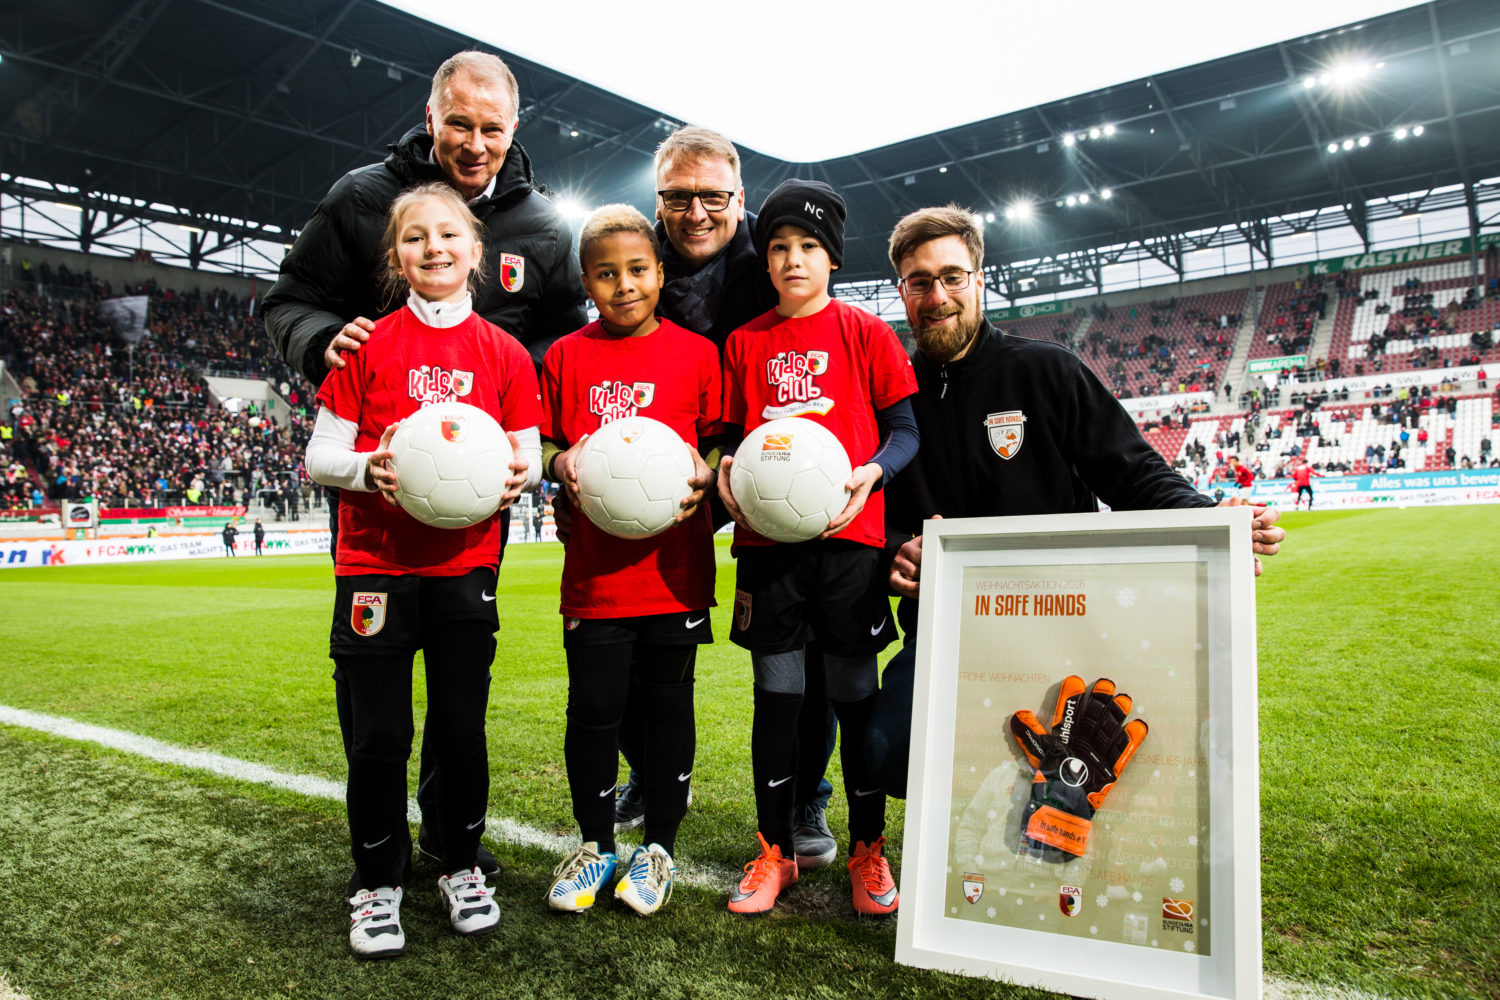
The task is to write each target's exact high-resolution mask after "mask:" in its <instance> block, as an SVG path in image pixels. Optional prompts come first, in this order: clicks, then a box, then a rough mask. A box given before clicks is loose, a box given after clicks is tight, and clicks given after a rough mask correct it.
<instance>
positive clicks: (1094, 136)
mask: <svg viewBox="0 0 1500 1000" xmlns="http://www.w3.org/2000/svg"><path fill="white" fill-rule="evenodd" d="M1102 134H1103V133H1101V132H1100V131H1099V129H1098V127H1097V126H1095V127H1094V128H1091V129H1089V138H1090V139H1097V138H1099V136H1100V135H1102Z"/></svg>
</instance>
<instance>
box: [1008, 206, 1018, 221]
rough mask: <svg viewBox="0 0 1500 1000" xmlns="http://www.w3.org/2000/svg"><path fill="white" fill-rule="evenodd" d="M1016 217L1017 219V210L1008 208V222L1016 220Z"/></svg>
mask: <svg viewBox="0 0 1500 1000" xmlns="http://www.w3.org/2000/svg"><path fill="white" fill-rule="evenodd" d="M1015 217H1016V210H1015V209H1013V208H1007V209H1006V210H1005V219H1006V221H1007V222H1008V221H1010V220H1011V219H1014V218H1015Z"/></svg>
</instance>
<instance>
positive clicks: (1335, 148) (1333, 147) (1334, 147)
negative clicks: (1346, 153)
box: [1328, 142, 1339, 153]
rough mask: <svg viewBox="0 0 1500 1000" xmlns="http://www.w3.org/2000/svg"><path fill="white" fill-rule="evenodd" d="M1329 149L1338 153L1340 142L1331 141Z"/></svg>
mask: <svg viewBox="0 0 1500 1000" xmlns="http://www.w3.org/2000/svg"><path fill="white" fill-rule="evenodd" d="M1328 151H1329V152H1330V153H1337V152H1338V151H1339V144H1338V143H1336V142H1330V143H1329V144H1328Z"/></svg>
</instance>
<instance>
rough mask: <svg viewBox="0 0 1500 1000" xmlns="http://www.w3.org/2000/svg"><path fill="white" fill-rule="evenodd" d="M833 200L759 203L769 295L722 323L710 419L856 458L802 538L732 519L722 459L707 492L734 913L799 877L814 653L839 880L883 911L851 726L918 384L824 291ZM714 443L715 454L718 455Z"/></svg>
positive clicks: (781, 194)
mask: <svg viewBox="0 0 1500 1000" xmlns="http://www.w3.org/2000/svg"><path fill="white" fill-rule="evenodd" d="M845 218H846V209H845V206H844V200H843V199H842V198H840V197H839V195H838V193H837V192H836V191H834V190H833V189H832V188H830V187H829V186H828V185H827V184H823V183H820V182H818V181H811V180H789V181H785V182H783V183H782V184H781V185H780V186H779V187H777V188H776V190H775V191H773V192H771V194H770V196H769V197H767V198H766V200H765V203H764V204H763V205H761V208H760V213H759V217H758V218H757V219H756V225H755V245H756V249H757V250H758V251H759V252H760V254H761V256H762V257H763V258H765V261H766V266H767V268H768V270H769V272H770V276H771V283H772V284H773V285H775V286H776V291H777V293H778V295H779V296H780V302H779V304H778V305H777V307H776V308H775V309H773V310H771V311H770V312H767V313H765V314H764V315H762V316H759V317H757V318H756V319H754V320H752V321H751V322H750V323H748V324H746V325H745V326H743V327H741V328H740V329H738V330H736V331H734V332H733V333H732V334H730V335H729V340H728V342H727V343H726V344H725V345H724V421H725V424H726V425H727V431H728V433H729V435H730V436H731V443H733V442H735V441H737V440H738V439H739V438H740V437H742V436H743V434H744V432H746V431H750V430H753V429H754V428H756V427H757V426H759V425H760V424H762V423H765V422H766V421H769V420H775V419H779V418H782V417H803V418H806V419H809V420H813V421H816V422H818V423H820V424H822V425H823V426H825V427H826V428H828V429H829V430H830V431H832V432H833V433H834V435H835V436H836V437H837V438H838V439H839V441H840V443H841V444H842V445H843V446H844V450H845V451H847V452H848V454H849V458H850V460H851V465H853V467H854V471H853V473H852V474H851V475H850V477H849V480H848V482H847V483H846V484H845V485H846V487H847V488H848V489H849V490H850V494H851V495H850V498H849V502H848V505H847V506H846V507H845V508H844V510H843V512H842V513H841V514H839V516H838V517H836V518H835V519H834V520H833V521H832V522H830V523H829V525H828V530H827V531H825V532H824V533H823V534H822V535H821V536H819V537H818V538H816V539H813V540H811V541H806V542H796V543H782V542H773V541H771V540H770V539H768V538H766V537H764V536H762V535H759V534H757V533H756V532H755V531H754V530H752V529H751V528H750V526H749V524H748V523H747V522H746V521H745V519H744V516H743V514H742V513H741V512H740V509H739V507H738V505H737V504H736V503H735V502H734V496H733V493H732V491H731V489H730V485H729V478H730V477H729V475H728V473H729V469H730V467H731V465H732V463H733V459H732V458H726V459H725V460H724V462H723V464H722V465H721V466H720V474H719V494H720V496H721V497H723V499H724V503H725V506H726V507H727V508H728V509H729V511H730V513H731V514H732V515H734V518H735V521H736V524H737V527H736V529H735V544H734V553H735V557H736V560H737V569H736V583H735V587H736V589H735V609H734V619H733V623H732V627H731V631H730V638H731V639H732V640H733V641H734V642H735V643H737V644H738V645H741V646H743V647H745V648H746V649H748V650H750V656H751V665H752V667H753V668H754V674H755V717H754V721H753V723H752V726H751V737H750V754H751V761H752V768H753V771H754V777H755V806H756V818H757V821H758V824H759V827H760V830H759V833H758V834H757V837H758V839H759V844H760V855H759V856H758V857H757V858H756V859H755V860H754V861H752V862H751V863H750V864H748V865H746V866H745V872H746V874H745V877H744V878H743V879H742V880H741V881H740V883H739V884H738V885H737V886H735V888H734V889H733V890H732V891H731V892H730V897H729V909H730V911H731V912H734V913H745V914H755V913H765V912H766V911H768V910H770V909H771V908H772V906H774V905H775V903H776V898H777V896H778V895H780V893H781V891H782V890H783V889H786V888H787V887H789V886H790V885H792V884H793V883H794V882H796V881H797V878H798V870H797V862H796V858H795V853H794V851H793V845H792V827H793V822H792V820H793V796H794V789H795V788H796V787H797V786H798V785H799V784H801V785H803V786H804V787H810V785H811V784H816V782H817V781H818V779H819V777H820V772H821V768H822V765H823V760H822V757H821V755H820V754H818V753H809V754H808V755H807V759H806V760H799V755H798V748H797V726H796V720H797V716H798V711H799V709H800V707H801V702H802V692H803V685H804V654H805V649H806V646H807V644H808V643H810V642H813V641H816V642H817V643H818V644H819V646H821V648H822V650H823V653H824V667H825V671H824V672H825V675H826V677H827V687H828V696H829V700H830V701H831V702H832V703H833V707H834V711H835V713H836V714H837V715H838V719H839V726H840V728H841V729H842V730H843V738H842V740H841V741H840V746H841V759H842V762H843V770H844V786H845V792H846V794H847V795H848V799H849V839H850V851H849V855H850V858H849V866H848V867H849V879H850V884H851V888H852V892H853V901H854V908H855V910H856V911H858V912H860V913H863V914H869V915H875V916H884V915H889V914H892V913H895V912H896V907H897V902H898V899H897V893H896V886H895V882H894V881H893V880H892V878H891V872H890V866H889V865H888V864H887V863H886V860H885V858H884V856H883V853H882V848H883V846H884V844H885V837H884V831H885V793H884V792H883V791H882V790H881V789H880V787H879V785H878V784H877V783H876V782H874V781H873V779H872V778H871V777H870V774H869V766H868V761H867V760H866V758H865V756H864V753H863V748H864V733H865V730H866V729H867V728H868V726H869V720H870V712H871V710H872V708H873V705H874V700H875V693H876V689H877V672H876V665H875V657H876V654H877V653H879V651H880V650H881V649H883V648H885V646H886V644H887V643H889V642H890V641H891V639H893V638H894V637H895V628H894V626H893V625H892V623H891V621H890V603H889V597H888V595H887V590H886V586H885V582H884V579H883V576H882V574H880V573H879V572H878V563H879V560H880V551H881V546H882V545H883V544H884V542H885V524H884V503H883V495H882V494H881V493H880V492H879V491H880V488H881V486H883V485H884V484H885V483H886V482H888V481H889V480H890V478H891V477H892V476H894V475H895V474H896V473H897V472H899V471H900V470H901V469H902V468H903V467H904V466H905V465H906V463H907V462H909V461H910V460H911V458H912V456H914V455H915V454H916V449H917V433H916V421H915V419H914V418H913V417H912V412H911V403H910V402H909V401H908V400H907V397H908V396H911V395H912V394H913V393H915V392H916V388H917V385H916V379H915V377H914V375H913V374H912V368H911V363H910V361H908V360H907V357H906V353H905V352H904V351H903V350H902V348H901V343H900V341H899V340H897V339H896V335H895V334H894V333H893V332H892V331H891V328H890V327H889V326H887V325H886V324H885V323H883V322H881V321H880V320H879V319H877V318H876V317H874V316H872V315H870V314H869V313H867V312H865V311H863V310H861V309H856V308H854V307H852V306H849V305H846V304H845V303H843V302H840V301H838V300H837V299H834V298H832V297H831V296H830V295H829V291H828V283H829V277H830V275H831V274H832V272H833V271H835V270H837V269H838V266H839V264H840V263H842V261H843V257H844V222H845ZM732 450H733V449H732V447H731V448H726V449H725V451H726V452H732Z"/></svg>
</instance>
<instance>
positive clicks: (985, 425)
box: [866, 205, 1286, 797]
mask: <svg viewBox="0 0 1500 1000" xmlns="http://www.w3.org/2000/svg"><path fill="white" fill-rule="evenodd" d="M890 257H891V263H892V264H893V265H894V266H895V268H896V276H897V282H898V288H899V289H900V293H901V299H902V301H903V303H904V304H905V306H906V318H907V320H908V321H909V322H910V324H911V332H912V335H913V336H914V337H915V338H916V342H917V350H916V352H915V353H914V354H913V355H912V366H913V368H914V369H915V370H916V375H917V394H916V395H915V396H913V397H911V400H912V410H913V413H914V414H915V416H916V419H917V429H918V431H919V433H920V434H921V438H922V447H921V449H920V450H919V451H918V453H917V457H916V458H915V459H913V460H912V461H911V463H910V464H909V465H908V466H907V467H906V469H905V470H904V471H903V472H902V474H901V475H900V476H898V477H896V478H895V479H893V480H892V481H891V483H890V485H889V486H887V487H886V491H885V503H886V508H885V509H886V546H887V550H888V551H890V550H895V555H894V561H893V563H892V568H891V589H892V590H894V591H895V592H896V593H897V594H899V595H901V598H902V599H901V603H900V606H899V608H898V611H897V617H898V619H899V620H900V623H901V631H902V633H903V635H904V637H905V642H906V645H905V646H904V647H903V648H902V650H901V651H900V652H899V653H897V654H896V655H895V656H894V657H893V658H892V659H891V661H890V663H889V664H887V666H886V669H885V673H884V675H883V676H882V677H881V690H880V699H879V701H878V702H877V704H876V708H875V718H874V719H873V720H872V722H871V730H870V738H869V740H868V742H867V744H866V746H867V749H868V751H869V753H870V756H871V758H872V763H873V766H874V769H875V774H876V776H877V777H878V778H880V780H881V782H882V784H883V786H884V788H885V791H886V793H887V794H890V795H895V796H897V797H905V795H906V766H907V758H908V753H909V750H910V745H911V706H912V686H913V679H914V674H915V668H916V649H917V645H916V626H917V598H918V596H919V593H920V588H921V571H922V537H921V531H922V522H923V520H925V519H927V518H930V517H988V516H996V515H1008V514H1066V513H1078V512H1087V511H1094V510H1098V509H1099V501H1100V500H1101V499H1102V500H1103V501H1104V502H1105V503H1107V504H1108V505H1109V506H1110V508H1111V509H1113V510H1153V509H1159V508H1168V507H1211V506H1214V501H1213V500H1211V499H1209V498H1208V497H1205V496H1203V495H1202V494H1200V493H1199V492H1198V491H1197V490H1195V489H1194V488H1193V486H1192V484H1191V483H1189V482H1188V481H1187V480H1186V479H1184V478H1183V477H1182V476H1180V475H1179V474H1177V473H1176V472H1174V471H1173V470H1172V469H1171V467H1170V466H1168V465H1167V463H1166V461H1165V460H1164V459H1163V458H1162V457H1161V455H1160V454H1158V453H1157V451H1156V450H1155V449H1154V448H1152V447H1151V446H1150V445H1149V444H1147V443H1146V440H1145V438H1144V437H1142V436H1141V432H1140V429H1139V428H1138V427H1136V425H1135V421H1134V420H1132V419H1131V417H1130V415H1129V414H1128V413H1126V412H1125V409H1124V408H1123V407H1121V406H1120V404H1119V402H1118V401H1117V400H1116V399H1115V398H1114V396H1113V395H1111V394H1110V392H1109V390H1108V389H1107V388H1105V386H1104V384H1103V383H1102V382H1100V381H1099V379H1098V377H1097V376H1096V375H1094V373H1093V372H1092V371H1091V370H1090V369H1089V368H1088V366H1087V365H1085V364H1084V363H1083V362H1082V361H1081V360H1080V359H1079V358H1078V356H1077V355H1075V354H1073V352H1072V351H1070V350H1068V349H1067V348H1065V347H1062V346H1059V345H1058V344H1055V343H1051V342H1047V341H1039V340H1027V339H1025V338H1022V337H1016V336H1013V335H1011V334H1007V333H1005V332H1003V331H1001V330H998V329H996V328H995V327H993V326H991V325H990V323H989V321H988V320H987V319H985V317H984V311H983V307H982V305H981V292H982V290H983V287H984V284H983V279H984V276H983V272H982V268H983V267H984V233H983V231H982V229H981V223H979V222H978V221H976V219H975V218H974V215H973V213H971V212H968V211H966V210H964V209H961V208H959V207H957V206H955V205H949V206H948V207H946V208H929V209H922V210H921V211H918V212H913V213H912V214H911V215H908V216H906V217H905V218H903V219H902V220H901V221H900V222H898V223H897V224H896V229H895V231H894V232H893V233H892V234H891V244H890ZM1228 502H1229V503H1239V502H1241V501H1228ZM1254 511H1255V513H1254V520H1253V523H1252V544H1253V545H1254V549H1255V552H1256V554H1257V555H1274V554H1275V553H1276V551H1277V549H1278V547H1279V543H1280V542H1281V541H1282V540H1283V539H1284V538H1285V537H1286V532H1285V531H1284V530H1282V529H1281V528H1279V527H1277V526H1276V524H1275V522H1276V520H1277V518H1279V517H1280V511H1278V510H1277V509H1276V508H1274V507H1271V508H1266V507H1255V508H1254ZM1260 571H1261V566H1260V560H1259V559H1256V561H1255V572H1256V575H1259V574H1260Z"/></svg>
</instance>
